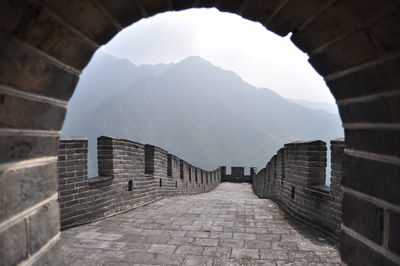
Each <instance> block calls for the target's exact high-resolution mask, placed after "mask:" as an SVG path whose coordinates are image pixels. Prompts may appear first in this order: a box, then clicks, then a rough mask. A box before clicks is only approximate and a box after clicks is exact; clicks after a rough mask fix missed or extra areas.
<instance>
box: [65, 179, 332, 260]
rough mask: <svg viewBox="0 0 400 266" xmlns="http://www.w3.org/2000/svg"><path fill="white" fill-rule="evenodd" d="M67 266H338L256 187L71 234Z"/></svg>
mask: <svg viewBox="0 0 400 266" xmlns="http://www.w3.org/2000/svg"><path fill="white" fill-rule="evenodd" d="M61 248H62V251H63V256H64V258H65V259H64V261H65V262H66V264H67V265H85V266H90V265H196V266H197V265H338V264H339V255H338V251H337V250H336V248H334V247H332V246H331V245H330V244H328V242H327V241H325V240H324V239H323V238H322V237H321V236H318V234H316V233H315V232H313V231H310V230H309V229H307V228H305V227H304V226H301V225H300V224H298V223H295V222H293V221H288V220H286V219H285V218H284V215H283V213H281V212H280V211H279V209H278V207H277V206H276V204H274V203H273V202H272V201H270V200H266V199H259V198H257V197H256V196H255V195H254V194H253V192H252V190H251V186H250V185H249V184H232V183H223V184H221V185H220V186H219V187H217V188H216V189H215V190H213V191H211V192H209V193H205V194H199V195H193V196H179V197H173V198H167V199H163V200H161V201H158V202H155V203H152V204H150V205H147V206H144V207H140V208H137V209H135V210H132V211H129V212H126V213H123V214H120V215H116V216H114V217H109V218H106V219H104V220H101V221H97V222H94V223H91V224H88V225H83V226H79V227H75V228H72V229H69V230H66V231H64V232H63V233H62V236H61Z"/></svg>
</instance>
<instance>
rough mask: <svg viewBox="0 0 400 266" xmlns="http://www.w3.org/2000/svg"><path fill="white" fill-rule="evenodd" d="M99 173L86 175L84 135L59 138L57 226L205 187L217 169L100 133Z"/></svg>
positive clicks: (211, 183) (217, 179) (214, 180)
mask: <svg viewBox="0 0 400 266" xmlns="http://www.w3.org/2000/svg"><path fill="white" fill-rule="evenodd" d="M97 145H98V168H99V177H96V178H88V173H87V154H88V141H87V138H82V137H72V138H62V139H60V143H59V152H58V172H59V186H58V194H59V197H58V201H59V203H60V211H61V228H67V227H71V226H74V225H78V224H82V223H85V222H90V221H93V220H95V219H98V218H101V217H106V216H109V215H112V214H115V213H118V212H121V211H126V210H129V209H132V208H135V207H137V206H140V205H143V204H146V203H149V202H152V201H155V200H159V199H161V198H163V197H168V196H175V195H184V194H194V193H201V192H207V191H210V190H212V189H213V188H215V187H216V186H218V184H219V183H220V182H221V175H220V170H219V169H217V170H214V171H205V170H203V169H200V168H197V167H194V166H192V165H190V164H189V163H187V162H185V161H183V160H181V159H180V158H178V157H177V156H174V155H172V154H169V153H168V152H167V151H165V150H163V149H161V148H159V147H156V146H152V145H147V144H146V145H143V144H140V143H137V142H133V141H130V140H125V139H118V138H112V137H99V138H98V140H97Z"/></svg>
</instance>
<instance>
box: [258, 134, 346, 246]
mask: <svg viewBox="0 0 400 266" xmlns="http://www.w3.org/2000/svg"><path fill="white" fill-rule="evenodd" d="M344 148H345V142H344V140H343V139H336V140H332V141H331V167H332V171H331V184H330V186H329V187H328V186H325V176H326V174H325V171H326V144H325V142H323V141H310V142H293V143H288V144H285V146H284V148H282V149H280V150H279V151H278V152H277V154H276V155H274V156H273V157H272V158H271V160H270V161H269V162H268V164H267V166H266V167H265V168H263V169H261V170H260V171H259V172H258V173H257V174H256V175H255V177H254V180H253V190H254V192H255V193H256V194H257V195H258V196H259V197H262V198H270V199H273V200H274V201H276V202H277V203H278V204H279V205H280V206H281V207H282V208H283V209H284V210H285V211H286V212H287V213H289V214H290V215H292V216H295V217H296V218H299V219H301V220H303V221H304V222H306V223H309V224H310V225H313V226H314V227H318V229H320V230H322V231H324V232H325V233H328V234H329V235H331V236H332V237H333V238H335V239H338V237H339V234H340V223H341V215H342V212H341V202H342V197H343V192H342V190H341V186H340V184H341V178H342V161H343V156H344Z"/></svg>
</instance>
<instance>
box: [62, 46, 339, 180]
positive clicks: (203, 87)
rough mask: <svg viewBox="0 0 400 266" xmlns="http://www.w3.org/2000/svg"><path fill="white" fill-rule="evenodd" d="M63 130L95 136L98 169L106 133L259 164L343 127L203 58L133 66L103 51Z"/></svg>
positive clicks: (208, 163)
mask: <svg viewBox="0 0 400 266" xmlns="http://www.w3.org/2000/svg"><path fill="white" fill-rule="evenodd" d="M267 74H268V73H266V75H267ZM299 86H301V85H299ZM299 89H301V88H299ZM62 135H64V136H88V137H89V152H90V155H89V160H90V165H91V166H90V175H94V174H95V170H94V168H95V162H96V155H95V153H94V151H95V145H96V138H97V137H98V136H101V135H109V136H116V137H121V138H126V139H131V140H134V141H138V142H141V143H149V144H154V145H157V146H160V147H161V148H164V149H166V150H168V151H169V152H170V153H173V154H175V155H178V156H179V157H181V158H184V159H185V160H186V161H188V162H190V163H192V164H194V165H196V166H199V167H203V168H205V169H212V168H215V167H216V166H218V165H246V166H251V165H254V166H257V167H259V169H261V168H262V167H264V166H265V164H266V162H268V161H269V159H270V157H271V156H273V155H274V154H275V152H276V151H277V150H278V149H279V148H280V147H282V145H283V144H284V143H287V142H290V141H295V140H310V139H322V140H324V141H327V140H329V139H333V138H337V137H341V136H343V130H342V128H341V122H340V118H339V116H338V115H337V114H331V113H328V112H326V111H323V110H312V109H309V108H306V107H304V106H302V105H299V104H296V103H293V102H291V101H289V100H287V99H284V98H282V97H281V96H279V95H278V94H276V93H275V92H273V91H272V90H270V89H266V88H263V89H258V88H255V87H254V86H252V85H250V84H248V83H246V82H244V81H243V80H242V79H241V78H240V77H239V76H238V75H236V74H235V73H234V72H232V71H226V70H223V69H221V68H219V67H217V66H214V65H212V64H210V63H209V62H207V61H205V60H204V59H202V58H200V57H189V58H187V59H185V60H183V61H181V62H180V63H177V64H168V65H165V64H160V65H154V66H151V65H142V66H135V65H133V64H132V63H130V62H129V61H128V60H124V59H118V58H115V57H113V56H111V55H107V54H104V53H101V52H98V53H96V55H95V57H94V58H93V60H92V61H91V62H90V64H89V65H88V66H87V67H86V68H85V70H84V71H83V74H82V75H81V80H80V82H79V84H78V87H77V89H76V91H75V94H74V96H73V97H72V99H71V101H70V104H69V106H68V112H67V117H66V120H65V123H64V126H63V129H62Z"/></svg>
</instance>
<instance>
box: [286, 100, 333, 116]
mask: <svg viewBox="0 0 400 266" xmlns="http://www.w3.org/2000/svg"><path fill="white" fill-rule="evenodd" d="M288 100H289V101H291V102H293V103H297V104H300V105H302V106H304V107H307V108H309V109H312V110H321V111H326V112H328V113H331V114H339V110H338V107H337V105H336V104H330V103H324V102H311V101H307V100H297V99H288Z"/></svg>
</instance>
